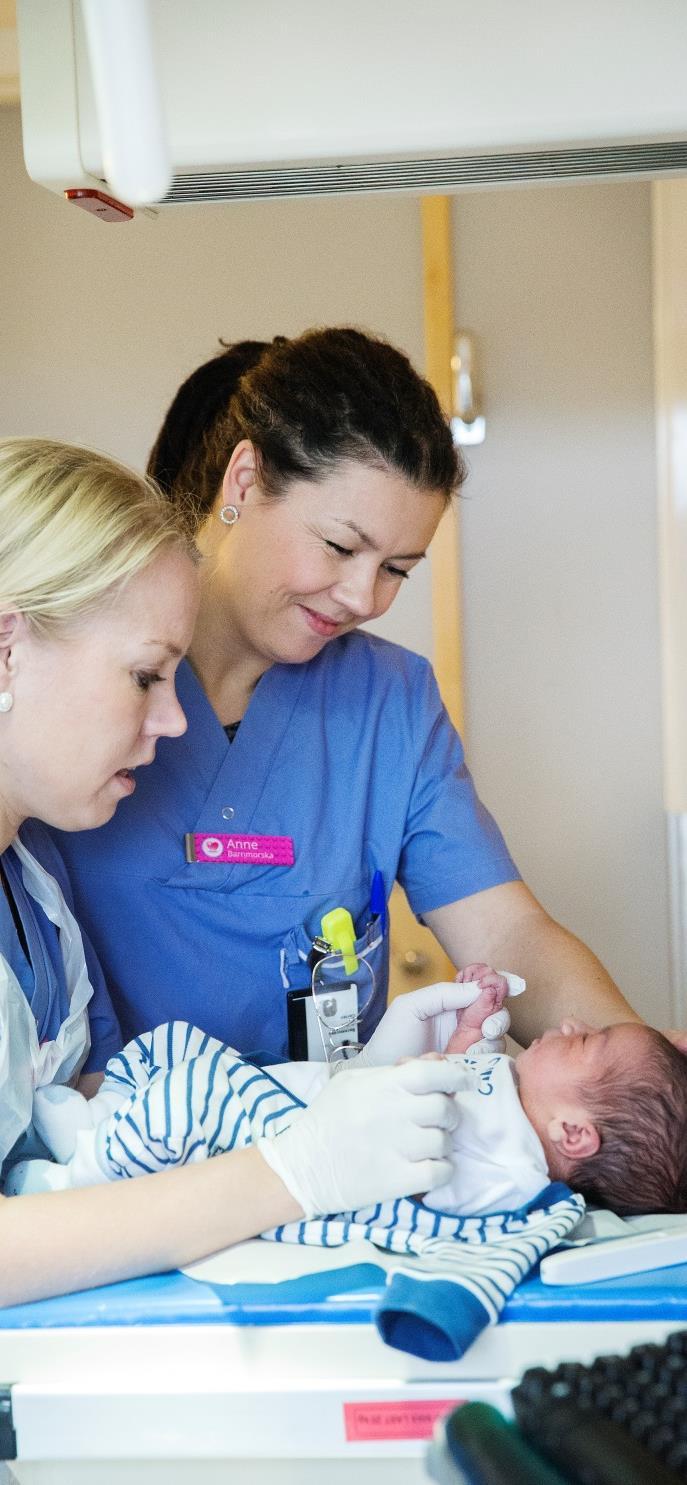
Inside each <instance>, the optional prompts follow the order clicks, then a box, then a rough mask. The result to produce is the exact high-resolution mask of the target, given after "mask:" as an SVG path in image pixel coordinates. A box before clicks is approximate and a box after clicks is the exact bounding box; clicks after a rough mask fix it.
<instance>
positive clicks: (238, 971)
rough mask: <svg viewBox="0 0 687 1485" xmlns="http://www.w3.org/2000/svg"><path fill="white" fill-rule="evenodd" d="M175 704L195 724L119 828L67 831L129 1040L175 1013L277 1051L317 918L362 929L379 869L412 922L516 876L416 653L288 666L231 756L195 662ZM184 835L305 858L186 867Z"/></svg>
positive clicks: (76, 877)
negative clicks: (400, 894) (271, 842)
mask: <svg viewBox="0 0 687 1485" xmlns="http://www.w3.org/2000/svg"><path fill="white" fill-rule="evenodd" d="M178 693H179V699H180V701H181V704H182V706H183V708H184V711H185V712H186V716H187V718H188V731H187V732H186V733H185V735H184V736H183V737H182V738H180V739H164V740H162V741H161V742H160V743H159V744H158V748H157V757H156V760H155V762H154V763H153V764H152V765H151V766H150V767H147V768H142V769H140V770H139V771H138V772H137V775H136V792H135V794H134V795H132V796H131V798H129V799H127V800H124V801H123V802H122V804H120V806H119V808H118V810H117V813H116V815H115V816H114V818H113V819H112V821H110V823H109V824H108V825H106V826H104V827H103V828H102V829H99V830H93V831H88V832H87V833H85V834H81V835H71V834H70V835H66V834H61V833H59V832H58V833H57V835H56V838H57V839H58V841H59V846H60V850H61V851H62V852H63V854H64V857H65V859H66V861H67V865H68V868H69V873H70V877H71V881H72V885H73V888H74V895H75V899H76V904H77V916H78V917H79V919H80V921H81V922H83V923H84V924H85V926H86V928H87V930H88V932H89V934H90V935H91V937H92V940H93V942H94V944H95V946H96V948H97V951H98V954H99V956H100V958H101V962H102V964H103V967H104V970H105V974H106V977H107V981H108V985H109V987H110V992H111V994H112V996H113V999H114V1002H115V1006H116V1009H117V1013H118V1015H119V1019H120V1022H121V1025H122V1029H123V1032H124V1035H125V1037H127V1038H128V1037H131V1036H134V1035H136V1034H138V1033H139V1032H141V1031H144V1030H147V1029H150V1028H152V1027H154V1026H156V1025H158V1024H159V1023H160V1022H161V1021H166V1020H172V1019H175V1018H180V1019H184V1020H188V1021H192V1022H195V1023H196V1024H197V1025H198V1026H201V1027H202V1028H203V1029H204V1030H206V1031H208V1032H210V1033H211V1034H212V1035H213V1036H216V1037H219V1038H220V1039H222V1040H224V1041H228V1042H230V1043H231V1044H232V1045H233V1046H235V1047H237V1048H238V1049H239V1050H240V1051H250V1050H251V1049H253V1048H255V1047H260V1048H264V1049H266V1050H268V1051H269V1052H271V1053H272V1054H273V1055H274V1054H276V1055H284V1054H285V1053H286V1051H287V1025H286V1006H285V996H286V992H287V990H288V989H290V988H302V987H305V986H307V985H309V983H310V972H309V970H308V967H307V955H308V952H309V950H310V948H311V944H312V939H313V936H314V935H316V934H318V933H319V932H320V920H321V918H322V915H323V913H326V912H328V911H329V910H330V909H331V908H334V907H346V908H348V910H349V912H350V913H351V915H352V917H353V919H354V921H355V924H356V929H357V932H358V933H359V934H360V935H361V936H363V935H364V931H365V925H366V922H367V920H368V917H369V899H370V885H371V881H372V876H373V874H374V872H375V871H381V872H382V874H383V877H384V884H385V889H386V893H387V896H388V894H389V893H390V891H391V887H392V885H393V882H394V880H395V879H396V878H398V880H399V881H400V882H401V884H402V885H403V887H404V888H405V890H406V892H407V894H408V898H409V900H410V904H411V907H412V908H413V910H414V911H415V913H417V914H418V915H422V914H424V913H427V912H429V911H430V910H431V909H432V908H437V907H441V906H443V905H445V904H446V903H450V902H454V901H456V900H457V899H458V898H462V897H467V896H470V895H471V894H472V893H474V892H479V891H482V890H483V889H484V888H487V887H493V886H496V885H498V884H500V883H502V882H508V881H512V880H514V879H516V878H517V875H518V873H517V870H516V868H515V866H514V865H513V862H512V860H511V858H510V856H509V854H508V851H507V849H506V846H505V844H504V841H503V839H502V836H501V835H500V833H499V831H498V829H497V827H496V825H495V824H494V821H493V820H492V819H491V817H490V816H489V814H488V813H487V811H486V810H485V809H484V808H483V806H482V805H481V804H480V802H479V800H478V799H477V796H476V794H475V790H474V786H473V783H472V780H471V778H470V774H469V773H468V770H467V768H466V766H465V762H464V758H463V749H462V745H461V742H460V738H459V737H458V735H457V733H456V732H455V730H454V728H453V727H452V725H451V723H450V721H449V719H448V716H447V714H446V711H445V709H444V707H443V705H442V702H441V699H440V697H439V692H438V689H437V685H436V681H435V679H434V675H433V673H432V670H431V667H430V666H429V665H428V664H427V662H426V661H425V660H423V659H421V658H420V657H419V656H418V655H414V654H412V653H411V652H410V651H408V650H404V649H402V648H400V646H398V645H392V644H389V643H388V642H387V641H385V640H381V639H377V638H376V637H373V636H372V635H368V634H364V633H361V632H360V631H356V632H354V633H352V634H349V635H345V636H343V637H342V638H340V639H337V640H334V641H332V642H331V643H330V644H328V645H325V647H324V648H323V649H322V651H321V652H320V654H319V655H318V656H317V657H316V658H315V659H314V660H312V661H310V662H309V663H308V664H304V665H275V666H273V667H272V668H271V669H270V670H268V671H267V672H266V673H265V675H263V676H262V678H261V679H260V681H259V682H258V685H257V686H256V689H255V691H254V693H253V695H252V697H251V701H250V705H249V706H248V709H247V711H246V714H245V716H244V718H243V720H242V722H241V726H240V728H239V731H238V733H237V736H236V739H235V741H234V742H233V743H231V744H230V743H229V742H228V741H227V737H226V735H225V733H224V730H223V728H222V726H221V724H220V722H219V721H218V719H217V717H216V715H215V713H214V712H213V710H212V707H211V706H210V703H209V702H208V700H207V697H206V696H205V693H204V692H203V690H202V688H201V686H200V684H199V682H198V680H197V679H196V677H195V675H194V673H193V671H192V670H191V668H190V666H189V665H188V664H183V665H182V666H181V667H180V669H179V680H178ZM187 832H189V833H191V832H200V833H209V834H213V835H214V834H222V833H223V834H227V833H235V834H241V833H250V834H253V835H265V836H288V837H290V838H291V839H292V840H293V847H294V854H295V862H294V864H293V865H292V866H260V865H245V866H244V865H225V864H212V865H207V864H205V863H198V862H191V863H189V862H187V861H186V859H185V855H184V835H185V833H187ZM385 948H386V946H382V948H381V949H380V950H379V951H378V959H377V962H376V963H374V962H373V968H374V969H375V973H376V974H377V976H378V978H379V979H382V980H383V979H384V978H385V973H384V971H385V963H384V961H385V957H386V956H385ZM385 998H386V985H383V989H382V993H381V994H380V995H378V996H377V1003H376V1008H375V1014H374V1016H372V1017H371V1018H370V1019H369V1020H368V1022H367V1023H366V1025H365V1027H364V1028H363V1033H364V1034H365V1033H367V1034H369V1031H370V1030H371V1028H372V1025H373V1024H374V1023H375V1022H376V1020H377V1019H378V1017H379V1015H380V1014H381V1012H382V1010H383V1008H384V1001H385Z"/></svg>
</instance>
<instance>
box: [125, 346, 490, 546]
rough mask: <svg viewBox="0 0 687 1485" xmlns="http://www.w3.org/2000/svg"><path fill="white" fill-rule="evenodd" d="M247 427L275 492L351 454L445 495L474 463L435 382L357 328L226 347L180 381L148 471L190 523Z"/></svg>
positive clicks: (203, 511) (209, 499) (208, 500)
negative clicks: (454, 432) (468, 461)
mask: <svg viewBox="0 0 687 1485" xmlns="http://www.w3.org/2000/svg"><path fill="white" fill-rule="evenodd" d="M243 438H247V439H250V441H251V442H252V444H253V446H254V448H255V450H256V454H257V458H258V463H259V478H260V483H261V485H262V488H263V490H264V491H265V493H266V494H268V495H272V496H277V497H278V496H280V495H283V494H284V493H285V491H286V489H287V487H288V485H289V483H290V482H291V481H292V480H295V479H306V480H314V481H316V480H319V479H321V478H322V477H323V476H324V475H326V474H327V472H328V471H330V470H331V469H333V468H334V467H335V466H336V465H337V464H338V463H339V462H340V461H341V460H343V459H357V460H360V461H362V462H363V463H367V464H372V465H376V466H379V467H382V468H388V469H391V470H394V471H395V472H397V473H398V474H401V475H403V476H404V477H405V479H407V480H408V482H409V483H410V484H412V485H415V486H416V487H417V488H418V489H421V490H427V491H433V492H434V491H437V492H440V493H441V494H443V495H444V497H445V499H446V501H447V502H448V501H449V500H450V498H451V495H452V494H453V493H454V492H455V491H456V490H457V489H459V488H460V486H461V484H462V483H463V481H464V479H465V477H466V473H467V471H466V467H465V464H464V461H463V458H462V455H461V454H460V453H459V451H458V450H457V449H456V448H455V446H454V443H453V439H452V437H451V431H450V428H449V425H448V421H447V419H446V418H445V417H444V415H443V413H442V411H441V407H440V405H439V402H438V399H437V397H436V394H435V393H434V391H433V389H432V387H431V386H430V385H429V382H427V381H425V379H424V378H423V377H421V376H419V375H418V373H417V372H416V371H415V370H414V368H413V367H412V366H411V363H410V361H409V360H408V357H407V356H404V355H403V354H402V352H401V351H398V350H396V349H395V348H394V346H391V345H389V344H388V343H387V342H386V341H385V340H381V339H379V338H378V337H376V336H372V335H367V334H365V333H364V332H363V331H361V330H356V329H352V328H349V327H341V328H330V329H322V330H309V331H307V332H306V334H304V335H301V336H299V337H298V338H297V339H295V340H286V339H285V338H284V337H283V336H277V337H276V338H275V339H274V340H273V341H271V342H270V343H265V342H262V341H253V340H244V341H240V342H239V343H237V344H236V345H230V346H224V347H223V349H222V351H220V352H219V353H218V354H217V355H216V356H214V357H213V358H212V360H211V361H206V362H205V363H204V365H202V366H199V367H198V368H197V370H196V371H194V372H192V374H191V376H189V377H188V379H187V380H186V381H185V382H184V383H183V385H182V386H181V387H180V388H179V391H178V392H177V394H176V396H175V398H174V400H173V402H172V404H171V406H170V408H169V410H168V412H167V415H166V417H165V420H164V422H163V424H162V427H161V429H160V432H159V435H158V438H157V441H156V443H155V446H154V448H153V450H152V452H151V455H150V459H149V463H148V473H149V474H151V475H152V476H153V477H154V479H155V480H156V481H157V483H158V484H159V485H160V486H161V488H162V489H163V491H164V492H165V493H166V494H167V495H168V497H169V498H170V499H171V500H172V501H173V502H174V504H175V505H177V506H178V507H179V509H180V510H181V511H183V512H184V513H185V514H186V518H187V521H188V523H189V525H191V527H192V528H194V527H197V525H198V524H199V523H200V522H201V521H202V520H203V519H204V517H205V516H206V515H207V513H208V511H209V510H210V509H211V507H212V505H213V503H214V501H215V499H216V496H217V493H218V491H219V489H220V486H221V482H222V478H223V475H224V471H225V469H226V467H227V464H228V462H229V458H230V456H231V452H232V449H234V448H235V446H236V444H237V443H239V442H240V440H241V439H243Z"/></svg>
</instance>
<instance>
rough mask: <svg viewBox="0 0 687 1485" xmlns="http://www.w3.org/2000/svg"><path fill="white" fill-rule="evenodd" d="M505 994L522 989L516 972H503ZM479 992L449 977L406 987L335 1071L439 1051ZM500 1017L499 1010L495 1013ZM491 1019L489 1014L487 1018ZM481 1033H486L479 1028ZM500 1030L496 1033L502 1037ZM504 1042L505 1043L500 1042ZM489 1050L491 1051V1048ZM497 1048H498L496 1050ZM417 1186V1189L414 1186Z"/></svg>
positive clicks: (382, 1065)
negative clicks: (420, 987)
mask: <svg viewBox="0 0 687 1485" xmlns="http://www.w3.org/2000/svg"><path fill="white" fill-rule="evenodd" d="M506 978H507V980H508V986H509V995H513V994H515V995H519V994H520V993H521V991H522V990H524V988H525V982H524V980H520V979H519V978H518V976H517V975H506ZM479 994H480V987H479V985H477V984H476V983H474V982H472V981H470V983H469V984H467V985H457V984H456V983H455V982H454V981H453V980H440V981H439V983H438V984H437V985H427V987H426V988H425V989H424V990H410V991H409V992H408V993H407V994H406V995H397V996H396V999H395V1000H392V1002H391V1005H390V1006H389V1008H388V1010H386V1011H385V1012H384V1015H383V1016H382V1019H381V1021H380V1023H379V1026H378V1027H377V1030H376V1031H373V1033H372V1036H371V1037H370V1040H369V1042H368V1043H367V1046H366V1047H363V1050H362V1052H359V1053H358V1056H357V1057H351V1058H349V1059H348V1060H347V1061H341V1062H340V1063H339V1064H338V1066H337V1071H340V1070H342V1069H345V1068H350V1069H353V1068H361V1067H385V1066H388V1064H389V1063H391V1062H397V1061H398V1059H399V1057H421V1056H422V1055H423V1053H424V1052H443V1050H444V1048H445V1047H446V1045H447V1043H448V1041H449V1039H450V1037H451V1036H452V1035H453V1032H454V1031H455V1029H456V1011H462V1010H464V1009H465V1007H466V1006H467V1005H472V1002H473V1000H476V999H477V997H478V995H479ZM497 1015H498V1016H503V1012H497ZM505 1017H506V1018H507V1019H506V1021H505V1022H503V1021H502V1023H501V1024H502V1025H503V1026H504V1031H507V1029H508V1026H509V1025H510V1016H509V1015H508V1012H507V1011H506V1012H505ZM487 1019H488V1020H489V1021H493V1019H494V1018H493V1017H492V1016H489V1017H488V1018H487ZM482 1032H483V1035H484V1036H489V1035H490V1033H489V1032H488V1031H485V1029H484V1027H482ZM503 1034H504V1032H503V1031H500V1032H498V1033H497V1035H498V1036H503ZM504 1045H505V1043H504ZM489 1050H491V1051H493V1050H495V1049H494V1048H493V1047H491V1048H490V1049H489ZM496 1050H498V1049H496ZM418 1189H419V1188H418Z"/></svg>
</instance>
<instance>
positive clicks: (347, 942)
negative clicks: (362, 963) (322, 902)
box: [322, 907, 358, 975]
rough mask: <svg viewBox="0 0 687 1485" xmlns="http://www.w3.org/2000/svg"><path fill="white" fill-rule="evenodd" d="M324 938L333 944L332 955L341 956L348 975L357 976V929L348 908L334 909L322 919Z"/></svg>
mask: <svg viewBox="0 0 687 1485" xmlns="http://www.w3.org/2000/svg"><path fill="white" fill-rule="evenodd" d="M322 937H323V938H326V940H327V943H328V944H331V947H332V953H334V954H340V955H341V958H342V959H343V965H344V969H345V971H346V974H347V975H352V974H355V971H356V969H357V968H358V960H357V957H356V952H355V929H354V927H353V919H352V917H351V915H350V913H349V911H348V908H342V907H337V908H332V910H331V912H330V913H325V915H324V917H323V919H322Z"/></svg>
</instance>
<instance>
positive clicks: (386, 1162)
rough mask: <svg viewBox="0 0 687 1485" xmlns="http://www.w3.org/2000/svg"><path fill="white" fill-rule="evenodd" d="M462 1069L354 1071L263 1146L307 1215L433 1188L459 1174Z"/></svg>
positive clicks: (424, 1065) (409, 1065)
mask: <svg viewBox="0 0 687 1485" xmlns="http://www.w3.org/2000/svg"><path fill="white" fill-rule="evenodd" d="M462 1075H463V1069H462V1067H461V1066H460V1065H459V1064H456V1063H451V1062H445V1061H443V1060H439V1061H433V1060H428V1061H418V1060H417V1059H414V1060H413V1061H411V1062H406V1063H405V1064H404V1065H403V1066H400V1067H381V1068H363V1069H359V1070H353V1071H351V1072H350V1074H349V1076H348V1077H345V1078H341V1077H337V1078H333V1079H332V1080H331V1081H330V1082H329V1083H327V1084H326V1085H325V1087H324V1088H323V1089H322V1091H321V1093H318V1095H317V1097H316V1098H314V1099H313V1101H312V1103H311V1104H310V1107H309V1108H306V1109H303V1112H302V1113H301V1114H299V1115H297V1116H296V1117H295V1118H294V1122H293V1124H292V1125H291V1126H290V1128H289V1129H286V1130H284V1131H283V1133H282V1134H278V1135H276V1136H275V1138H274V1139H260V1140H258V1142H257V1145H258V1149H259V1151H260V1154H261V1155H262V1157H263V1159H264V1160H265V1161H266V1162H267V1164H268V1165H270V1166H271V1168H272V1170H273V1171H274V1172H275V1173H276V1175H278V1176H279V1177H280V1179H281V1180H282V1181H283V1184H284V1185H285V1187H286V1189H287V1191H289V1192H290V1193H291V1195H292V1196H293V1197H295V1199H296V1201H297V1202H298V1203H299V1205H300V1206H301V1207H302V1209H303V1212H304V1214H305V1216H306V1217H314V1216H327V1215H328V1214H329V1213H331V1212H348V1211H351V1210H352V1209H354V1208H356V1207H365V1206H370V1205H371V1204H372V1203H375V1202H379V1201H386V1200H388V1199H390V1198H393V1197H396V1196H410V1195H411V1194H412V1193H413V1192H415V1191H431V1190H433V1188H434V1187H435V1186H441V1184H442V1183H443V1182H445V1181H447V1180H448V1179H449V1177H450V1175H451V1173H452V1162H451V1160H450V1154H451V1139H450V1135H451V1131H452V1130H453V1129H455V1127H456V1124H457V1123H458V1111H457V1108H456V1104H455V1100H454V1099H453V1098H452V1097H451V1095H452V1094H453V1093H455V1092H456V1090H457V1088H458V1086H459V1083H460V1080H461V1077H462Z"/></svg>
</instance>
